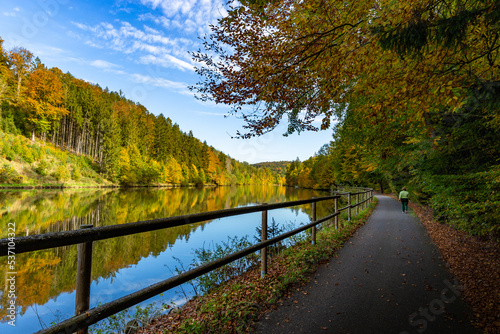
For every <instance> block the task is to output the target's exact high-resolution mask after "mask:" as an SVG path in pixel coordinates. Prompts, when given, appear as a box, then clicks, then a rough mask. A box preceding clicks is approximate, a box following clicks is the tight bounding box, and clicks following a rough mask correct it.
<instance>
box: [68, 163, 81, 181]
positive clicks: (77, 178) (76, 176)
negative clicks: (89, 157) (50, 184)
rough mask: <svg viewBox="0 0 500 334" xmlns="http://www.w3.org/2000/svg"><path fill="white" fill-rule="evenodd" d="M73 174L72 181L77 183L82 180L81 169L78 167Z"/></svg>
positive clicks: (74, 168)
mask: <svg viewBox="0 0 500 334" xmlns="http://www.w3.org/2000/svg"><path fill="white" fill-rule="evenodd" d="M71 174H72V175H71V177H72V179H73V180H75V181H80V179H81V178H82V173H81V172H80V168H79V167H78V166H75V167H73V172H72V173H71Z"/></svg>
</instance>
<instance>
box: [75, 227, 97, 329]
mask: <svg viewBox="0 0 500 334" xmlns="http://www.w3.org/2000/svg"><path fill="white" fill-rule="evenodd" d="M92 227H94V226H93V225H80V228H81V229H84V228H92ZM91 272H92V241H89V242H83V243H81V244H78V262H77V269H76V298H75V315H79V314H81V313H83V312H85V311H88V310H89V307H90V283H91V279H92V278H91ZM87 333H88V327H87V328H84V329H80V330H79V331H77V334H87Z"/></svg>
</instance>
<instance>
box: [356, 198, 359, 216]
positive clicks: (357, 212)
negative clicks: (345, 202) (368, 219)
mask: <svg viewBox="0 0 500 334" xmlns="http://www.w3.org/2000/svg"><path fill="white" fill-rule="evenodd" d="M358 214H359V193H357V194H356V216H357V215H358Z"/></svg>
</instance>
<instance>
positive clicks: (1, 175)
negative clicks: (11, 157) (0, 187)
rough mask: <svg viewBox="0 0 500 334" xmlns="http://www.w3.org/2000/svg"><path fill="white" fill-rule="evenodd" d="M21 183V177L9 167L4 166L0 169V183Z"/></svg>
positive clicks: (7, 165)
mask: <svg viewBox="0 0 500 334" xmlns="http://www.w3.org/2000/svg"><path fill="white" fill-rule="evenodd" d="M22 181H23V177H22V175H19V173H18V172H17V171H16V170H15V169H14V168H12V166H11V165H9V164H4V165H3V166H2V168H0V183H21V182H22Z"/></svg>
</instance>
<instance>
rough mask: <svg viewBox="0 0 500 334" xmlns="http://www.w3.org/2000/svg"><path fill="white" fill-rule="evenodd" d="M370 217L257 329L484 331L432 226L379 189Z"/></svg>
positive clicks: (288, 332) (400, 333)
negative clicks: (476, 322) (444, 258)
mask: <svg viewBox="0 0 500 334" xmlns="http://www.w3.org/2000/svg"><path fill="white" fill-rule="evenodd" d="M377 198H378V204H377V207H376V208H375V210H374V212H373V214H372V215H371V216H370V218H369V219H368V221H367V223H366V224H365V225H364V226H362V227H361V228H360V229H358V231H357V232H356V233H355V234H354V236H353V237H352V238H351V239H350V240H349V241H348V242H346V244H345V245H344V247H343V248H342V249H340V250H339V252H338V256H337V257H334V258H332V259H331V260H330V261H329V262H328V263H327V264H325V265H323V266H321V268H320V269H318V270H317V271H316V273H315V274H314V275H313V277H312V278H311V280H310V282H309V283H308V284H306V285H304V286H302V287H300V288H299V289H298V290H297V291H295V292H294V294H293V295H292V296H291V297H289V298H287V299H286V300H284V301H283V302H281V303H280V304H278V309H276V310H273V311H271V312H270V313H267V314H266V315H265V316H264V317H263V318H262V319H261V320H260V321H259V322H257V323H256V326H255V332H256V333H265V334H269V333H286V334H293V333H353V334H356V333H383V334H386V333H396V334H406V333H454V334H459V333H478V331H476V330H475V329H474V328H473V327H472V326H471V324H470V322H469V320H468V319H469V318H470V315H471V309H470V307H469V306H468V305H467V304H466V303H465V302H463V301H462V300H461V289H462V286H461V283H460V282H459V281H458V280H457V279H455V277H453V276H452V275H451V274H450V273H449V272H448V271H447V269H446V265H445V263H444V262H443V261H442V259H441V258H440V253H439V251H438V250H437V248H436V247H435V246H434V244H433V243H432V241H431V240H430V238H429V236H428V235H427V232H426V231H425V228H424V226H423V225H422V224H421V223H420V222H419V220H418V219H417V218H416V217H414V216H413V215H412V214H411V212H409V213H408V214H405V213H402V210H401V204H400V203H399V202H398V201H396V200H394V199H392V198H390V197H387V196H380V195H377Z"/></svg>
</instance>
